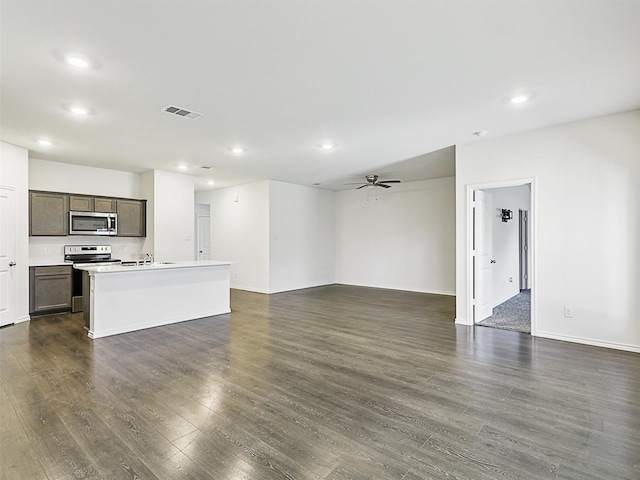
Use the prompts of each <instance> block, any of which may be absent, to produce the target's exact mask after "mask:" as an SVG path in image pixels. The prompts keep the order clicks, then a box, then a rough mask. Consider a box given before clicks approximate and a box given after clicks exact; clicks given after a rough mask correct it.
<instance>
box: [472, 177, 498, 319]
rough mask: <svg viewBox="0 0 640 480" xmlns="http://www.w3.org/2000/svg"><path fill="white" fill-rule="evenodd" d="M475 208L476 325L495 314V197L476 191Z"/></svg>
mask: <svg viewBox="0 0 640 480" xmlns="http://www.w3.org/2000/svg"><path fill="white" fill-rule="evenodd" d="M474 195H475V208H474V215H475V218H474V226H475V228H474V237H473V243H474V262H475V263H474V266H475V268H474V272H475V275H474V300H475V316H474V323H478V322H481V321H482V320H484V319H485V318H487V317H490V316H491V315H492V313H493V306H492V305H493V263H494V262H495V261H494V260H493V258H492V257H493V196H492V195H491V194H490V193H487V192H483V191H482V190H476V191H475V192H474Z"/></svg>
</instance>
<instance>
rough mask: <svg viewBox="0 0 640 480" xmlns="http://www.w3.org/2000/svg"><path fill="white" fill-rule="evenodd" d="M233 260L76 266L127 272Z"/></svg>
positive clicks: (105, 271)
mask: <svg viewBox="0 0 640 480" xmlns="http://www.w3.org/2000/svg"><path fill="white" fill-rule="evenodd" d="M232 264H233V262H224V261H217V260H186V261H182V262H153V263H143V262H142V261H139V262H137V263H135V262H123V263H122V264H120V263H113V264H111V265H97V266H91V265H89V264H84V265H82V266H80V265H78V266H75V268H77V269H79V270H85V271H87V272H89V273H125V272H141V271H148V270H170V269H175V268H194V267H219V266H224V265H227V266H229V265H232Z"/></svg>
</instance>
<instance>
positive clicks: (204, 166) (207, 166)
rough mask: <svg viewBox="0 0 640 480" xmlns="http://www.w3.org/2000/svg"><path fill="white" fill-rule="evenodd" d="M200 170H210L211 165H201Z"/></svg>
mask: <svg viewBox="0 0 640 480" xmlns="http://www.w3.org/2000/svg"><path fill="white" fill-rule="evenodd" d="M200 168H202V169H203V170H211V169H212V168H214V167H213V165H202V166H201V167H200Z"/></svg>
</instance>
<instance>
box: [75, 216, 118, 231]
mask: <svg viewBox="0 0 640 480" xmlns="http://www.w3.org/2000/svg"><path fill="white" fill-rule="evenodd" d="M117 234H118V215H117V214H116V213H102V212H69V235H112V236H113V235H117Z"/></svg>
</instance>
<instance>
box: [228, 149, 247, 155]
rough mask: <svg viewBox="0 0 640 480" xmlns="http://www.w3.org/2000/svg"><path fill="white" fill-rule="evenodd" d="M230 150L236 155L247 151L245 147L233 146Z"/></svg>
mask: <svg viewBox="0 0 640 480" xmlns="http://www.w3.org/2000/svg"><path fill="white" fill-rule="evenodd" d="M229 150H230V151H231V153H235V154H236V155H241V154H243V153H244V152H245V151H246V150H245V149H244V147H231V148H230V149H229Z"/></svg>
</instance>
